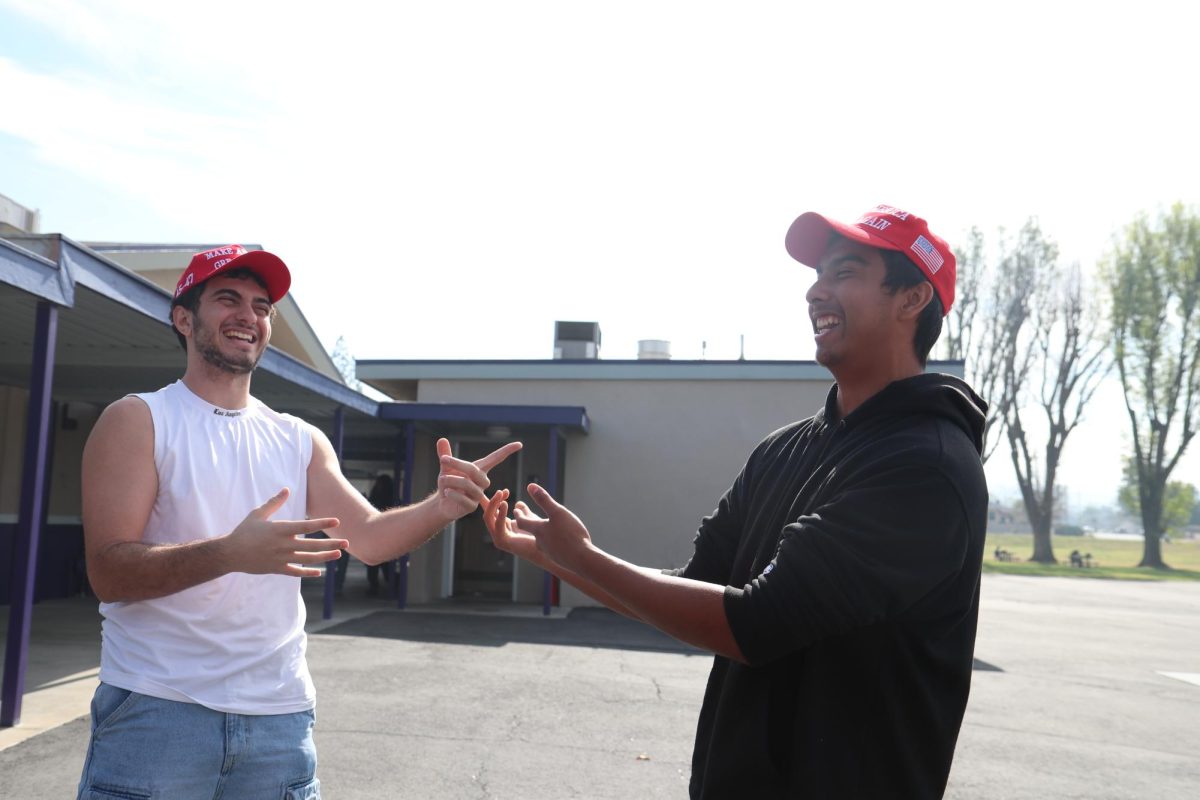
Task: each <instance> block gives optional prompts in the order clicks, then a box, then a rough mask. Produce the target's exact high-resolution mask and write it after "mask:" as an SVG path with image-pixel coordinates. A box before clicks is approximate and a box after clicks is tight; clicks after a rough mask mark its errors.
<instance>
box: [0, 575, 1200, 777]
mask: <svg viewBox="0 0 1200 800" xmlns="http://www.w3.org/2000/svg"><path fill="white" fill-rule="evenodd" d="M347 593H348V594H349V595H351V597H352V598H353V599H351V600H349V601H346V602H344V603H343V604H342V606H341V607H340V609H339V616H340V617H341V619H340V620H335V621H334V624H333V625H331V626H325V625H322V624H321V623H319V622H318V623H317V624H316V625H314V626H313V627H314V628H316V629H319V630H314V632H313V633H312V636H311V637H310V647H309V662H310V666H311V669H312V672H313V676H314V680H315V681H316V684H317V690H318V694H319V696H320V702H319V706H318V723H317V734H316V736H317V744H318V748H319V751H320V754H321V767H320V772H319V774H320V777H321V780H322V784H323V786H324V796H325V797H326V798H332V800H345V799H347V798H379V797H412V798H430V799H431V800H438V799H439V798H478V797H489V798H529V799H533V800H536V799H538V798H563V797H581V798H628V797H639V798H643V797H645V798H656V797H664V798H666V797H685V796H686V786H687V775H688V761H689V758H690V753H691V740H692V734H693V730H694V726H695V719H696V712H697V709H698V707H699V703H700V698H701V696H702V693H703V689H704V682H705V679H706V677H707V673H708V667H709V663H710V659H709V658H708V657H707V656H704V655H701V654H698V653H696V652H695V651H693V650H690V649H689V648H685V647H682V646H680V645H678V644H676V643H674V642H673V641H671V640H669V639H667V638H666V637H662V636H660V635H658V634H657V633H655V632H653V631H651V630H649V629H646V628H644V627H643V626H639V625H636V624H634V623H630V622H628V621H626V620H623V619H621V618H619V617H616V616H615V615H611V614H608V613H607V612H602V611H598V610H587V609H584V610H580V611H578V612H576V613H575V614H572V615H571V616H570V617H564V616H562V615H559V616H557V617H555V618H552V619H541V618H540V614H539V613H538V612H539V611H540V610H539V609H517V610H516V613H515V615H512V610H511V609H506V608H503V607H496V606H472V607H469V608H466V609H463V608H453V607H450V608H447V607H435V608H431V609H423V610H422V609H411V610H409V611H403V612H402V611H395V610H392V609H391V608H390V607H389V606H388V605H387V604H384V603H377V602H374V601H366V600H363V599H358V594H359V589H357V588H354V587H353V586H351V587H348V588H347ZM305 595H306V598H308V599H309V600H310V614H312V613H315V614H317V615H319V601H320V596H319V591H314V590H311V589H306V591H305ZM310 595H311V596H310ZM314 604H316V605H317V607H316V608H312V607H311V606H312V605H314ZM60 605H61V607H59V605H56V604H50V603H45V604H41V605H39V606H38V613H37V615H35V620H34V625H35V633H36V634H37V643H36V646H35V649H34V655H35V658H36V661H35V662H34V663H31V668H30V676H31V678H30V688H36V691H35V692H34V694H31V695H28V696H27V698H26V706H25V708H26V720H28V719H29V715H30V712H31V711H32V709H33V708H34V706H35V705H36V703H31V698H33V697H35V696H37V695H39V694H43V693H45V694H44V698H45V699H46V700H47V703H46V705H47V707H51V706H53V707H54V711H55V713H56V714H57V718H60V719H70V720H73V721H69V722H66V723H65V724H60V725H58V726H56V727H49V728H48V729H46V730H44V732H40V733H38V735H36V736H33V737H32V738H29V739H27V740H25V741H22V742H19V743H17V744H12V745H10V746H8V747H7V748H6V749H4V750H2V751H0V776H3V778H2V779H0V780H2V781H3V785H0V796H4V797H21V798H31V799H36V798H62V797H71V796H73V792H74V786H75V782H76V781H77V780H78V775H79V770H80V767H81V765H82V761H83V755H84V750H85V748H86V743H87V722H86V719H82V718H79V717H80V716H81V715H84V714H86V712H87V700H86V696H87V695H90V689H91V687H92V686H94V681H95V678H94V677H88V676H87V675H86V673H87V670H88V669H91V670H94V668H95V656H96V643H95V641H94V637H95V635H96V634H95V611H94V607H91V604H90V603H89V604H86V605H80V604H66V603H64V604H60ZM89 608H90V611H89ZM465 612H470V613H465ZM89 614H90V615H91V616H90V622H89V621H88V619H89V617H88V615H89ZM1197 619H1200V585H1198V584H1187V583H1158V584H1135V583H1127V582H1114V581H1098V580H1081V579H1047V578H1023V577H1016V576H1006V575H988V576H986V577H985V579H984V600H983V612H982V615H981V625H980V633H979V641H978V645H977V652H976V655H977V657H978V659H979V661H980V664H979V669H977V671H976V672H975V678H974V684H973V690H972V698H971V704H970V706H969V708H968V711H967V717H966V720H965V722H964V726H963V731H962V735H961V737H960V741H959V747H958V753H957V756H956V760H955V766H954V770H953V773H952V775H951V780H950V787H949V789H948V792H947V797H950V798H954V800H967V799H968V798H971V800H975V799H976V798H982V799H983V800H993V799H994V800H1000V799H1001V798H1003V799H1004V800H1010V799H1016V798H1031V799H1032V798H1039V799H1040V798H1050V797H1053V798H1089V800H1106V799H1107V798H1113V799H1114V800H1115V799H1116V798H1143V797H1144V798H1156V799H1157V798H1162V799H1164V800H1171V799H1172V798H1179V799H1180V800H1183V798H1188V800H1191V798H1195V797H1197V796H1200V752H1198V751H1197V749H1196V746H1195V739H1194V732H1195V727H1196V720H1197V719H1200V686H1198V685H1195V684H1193V683H1191V682H1189V681H1188V680H1187V677H1188V676H1189V675H1193V674H1195V673H1200V636H1197V635H1196V620H1197ZM88 625H90V626H91V634H90V635H91V637H93V639H92V640H91V641H88V640H87V636H88V632H87V630H86V628H87V627H88ZM51 629H52V630H53V631H57V632H54V633H53V635H51V633H52V631H51ZM81 631H82V632H83V634H84V641H77V640H73V637H76V636H78V634H79V633H80V632H81ZM69 653H73V654H74V655H73V656H72V657H70V658H68V657H67V656H68V654H69ZM52 654H54V655H52ZM89 654H90V655H89ZM89 658H90V659H91V660H90V662H89V661H88V659H89ZM35 663H36V665H37V667H36V669H35V666H34V664H35ZM81 664H82V666H81ZM80 673H84V675H83V677H82V679H81V678H80V677H79V675H80ZM35 674H36V675H37V676H38V678H37V681H38V682H35V680H34V678H33V677H32V676H34V675H35ZM92 675H93V676H94V672H93V673H92ZM56 676H57V677H56ZM1197 681H1200V677H1197ZM64 687H73V688H72V689H71V692H72V694H71V695H70V696H68V695H67V694H65V693H63V692H61V691H60V692H59V694H57V695H54V697H56V698H58V699H57V700H55V701H54V702H49V698H50V696H51V695H50V693H51V692H54V691H56V690H63V689H64ZM7 733H10V732H0V736H3V735H6V734H7ZM0 746H2V744H0Z"/></svg>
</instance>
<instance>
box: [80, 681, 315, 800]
mask: <svg viewBox="0 0 1200 800" xmlns="http://www.w3.org/2000/svg"><path fill="white" fill-rule="evenodd" d="M313 720H314V715H313V712H312V711H301V712H298V713H296V714H268V715H253V714H226V713H223V712H221V711H213V710H212V709H210V708H205V707H204V706H201V705H196V704H195V703H178V702H175V701H174V700H160V699H159V698H157V697H149V696H147V695H144V694H138V693H136V692H130V691H128V690H126V689H118V688H117V687H115V686H110V685H109V684H107V683H101V684H100V686H99V687H97V689H96V694H95V696H94V697H93V698H92V738H91V741H90V742H89V744H88V753H87V759H86V760H85V761H84V763H83V776H82V777H81V778H80V781H79V800H112V798H121V800H159V798H170V800H176V799H178V800H192V798H195V799H196V800H200V798H204V800H217V799H218V798H226V800H241V798H255V800H257V798H270V800H276V798H277V799H278V800H320V797H321V782H320V781H318V780H317V778H316V770H317V750H316V746H315V745H314V744H313V738H312V729H313Z"/></svg>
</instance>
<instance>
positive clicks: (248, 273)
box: [167, 267, 275, 353]
mask: <svg viewBox="0 0 1200 800" xmlns="http://www.w3.org/2000/svg"><path fill="white" fill-rule="evenodd" d="M221 276H222V277H224V278H241V279H242V280H246V279H249V280H252V281H254V282H255V283H257V284H258V285H259V286H260V287H262V288H263V289H266V288H267V284H265V283H264V282H263V279H262V278H260V277H258V275H257V273H255V272H254V271H253V270H251V269H249V268H247V267H237V268H236V269H231V270H229V272H223V273H221ZM207 283H208V281H204V282H202V283H197V284H196V285H195V286H191V287H188V290H187V291H186V292H183V293H182V294H180V295H179V296H178V297H176V298H175V299H174V300H172V301H171V310H170V311H168V312H167V321H168V322H170V323H171V329H172V330H173V331H175V336H176V337H177V338H178V339H179V346H180V347H182V348H183V350H184V352H185V353H186V352H187V337H186V336H184V335H183V334H182V333H180V332H179V329H178V328H176V327H175V306H183V307H184V308H185V309H187V310H188V311H190V312H192V313H193V314H195V313H196V311H197V310H199V308H200V296H201V295H202V294H204V286H205V284H207ZM271 317H272V318H274V317H275V304H274V303H272V304H271Z"/></svg>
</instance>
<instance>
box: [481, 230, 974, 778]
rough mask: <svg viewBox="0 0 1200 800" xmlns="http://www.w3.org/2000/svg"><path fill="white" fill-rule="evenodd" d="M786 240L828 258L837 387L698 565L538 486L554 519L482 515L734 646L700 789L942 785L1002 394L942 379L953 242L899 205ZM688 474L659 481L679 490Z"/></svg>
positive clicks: (511, 548) (676, 632) (603, 583)
mask: <svg viewBox="0 0 1200 800" xmlns="http://www.w3.org/2000/svg"><path fill="white" fill-rule="evenodd" d="M786 245H787V250H788V252H789V253H790V254H791V255H792V256H793V257H794V258H795V259H796V260H798V261H800V262H801V263H803V264H806V265H808V266H810V267H813V268H814V269H815V270H816V282H815V283H814V284H813V285H812V287H811V288H810V289H809V290H808V292H807V296H806V299H807V301H808V321H809V324H810V325H811V326H812V331H813V340H814V342H815V343H816V359H817V361H818V362H820V363H821V364H822V365H824V366H826V367H827V368H828V369H829V370H830V371H831V372H832V373H833V376H834V378H835V380H836V384H835V385H834V386H833V387H832V388H831V390H830V392H829V396H828V398H827V399H826V401H825V404H824V407H823V408H822V409H820V410H818V411H817V413H816V414H815V415H814V416H812V417H809V418H808V419H805V420H803V421H801V422H796V423H793V424H791V425H788V426H786V427H784V428H781V429H780V430H777V431H775V432H774V433H772V434H770V435H769V436H767V438H766V439H764V440H763V441H762V443H761V444H759V445H758V447H756V448H755V449H754V451H753V452H752V453H751V454H750V458H749V460H748V461H747V462H746V465H745V467H744V468H743V469H742V471H741V473H740V474H739V475H737V476H736V477H735V478H734V480H733V485H732V486H731V487H730V489H729V490H728V491H727V492H726V493H725V495H724V496H723V497H722V498H721V499H720V501H719V502H718V503H717V507H716V509H715V510H714V511H713V512H712V515H711V516H709V517H706V518H705V519H704V520H703V521H702V522H701V523H700V529H699V532H698V533H697V535H696V538H695V542H694V546H695V550H694V552H693V554H692V557H691V560H690V561H689V562H688V564H687V566H685V567H683V568H682V569H679V570H673V571H670V572H668V573H663V572H659V571H657V570H652V569H646V568H644V567H639V566H635V565H633V564H630V563H628V562H625V561H622V560H621V559H619V558H616V557H614V556H612V555H609V554H608V553H606V552H604V551H603V550H601V549H600V548H599V547H597V546H596V544H595V543H594V542H593V541H592V540H591V537H590V535H589V533H588V531H587V529H586V528H585V527H584V525H583V523H582V522H581V521H580V520H579V519H578V518H577V517H576V516H575V515H574V514H573V513H571V511H570V510H569V509H567V508H566V507H564V506H562V505H559V503H558V502H556V501H555V500H554V499H553V498H552V497H551V496H550V495H549V494H548V493H547V492H546V490H545V489H543V488H542V487H540V486H538V485H536V484H530V485H529V487H528V490H529V493H530V495H531V497H532V499H533V500H534V502H536V503H537V504H538V505H539V506H541V508H542V509H543V510H544V511H545V512H546V514H547V516H548V518H547V519H542V518H540V517H537V516H535V515H534V514H532V513H531V511H530V510H529V508H528V507H526V506H525V504H524V503H517V504H516V506H515V509H514V510H515V520H510V519H507V518H506V515H507V512H508V502H507V498H508V496H509V491H508V490H500V491H497V492H496V494H495V495H493V497H492V499H491V500H490V502H489V504H488V506H487V508H486V510H485V512H484V518H485V522H486V523H487V525H488V528H489V530H490V531H491V532H492V535H493V537H494V539H495V542H496V544H497V546H498V547H500V548H501V549H503V550H507V551H508V552H511V553H514V554H516V555H519V556H521V557H523V558H525V559H528V560H529V561H531V562H533V563H534V564H536V565H538V566H540V567H543V568H544V569H548V570H550V571H551V572H553V573H555V574H557V575H558V576H559V577H561V578H562V579H563V580H565V581H567V582H568V583H570V584H572V585H574V586H576V587H578V588H579V589H581V590H582V591H584V592H586V593H588V594H589V595H591V596H592V597H594V598H596V599H597V600H599V601H600V602H602V603H604V604H606V605H607V606H608V607H609V608H612V609H614V610H616V611H619V612H621V613H623V614H627V615H629V616H631V617H634V618H636V619H640V620H643V621H645V622H647V623H649V624H651V625H654V626H656V627H657V628H659V629H661V630H662V631H664V632H666V633H668V634H670V635H672V636H674V637H676V638H678V639H680V640H682V641H684V642H688V643H690V644H692V645H695V646H697V647H701V648H704V649H706V650H710V651H712V652H714V653H715V654H716V658H715V660H714V663H713V668H712V672H711V674H710V676H709V680H708V688H707V690H706V691H705V696H704V705H703V707H702V709H701V711H700V720H699V723H698V725H697V732H696V744H695V749H694V751H693V755H692V773H691V784H690V793H691V796H692V797H693V798H714V799H715V798H722V799H724V798H742V797H753V798H796V797H812V798H855V799H856V800H862V799H863V798H908V799H910V800H911V799H912V798H932V797H940V796H941V795H942V793H943V792H944V790H945V786H946V779H947V776H948V775H949V773H950V764H951V760H952V758H953V755H954V746H955V742H956V740H957V737H958V731H959V726H960V725H961V723H962V718H963V712H964V709H965V708H966V704H967V695H968V692H969V689H970V685H971V667H972V660H973V654H974V645H975V629H976V622H977V618H978V612H979V578H980V567H981V562H982V560H983V546H984V533H985V528H986V526H987V503H988V493H987V486H986V484H985V481H984V473H983V465H982V462H981V459H980V451H981V447H982V436H983V426H984V415H985V413H986V410H987V406H986V404H985V403H984V402H983V401H982V400H981V399H980V398H979V397H978V396H976V394H975V393H974V392H973V391H972V390H971V388H970V387H969V386H967V384H966V383H964V382H963V381H961V380H959V379H958V378H954V377H951V376H948V375H938V374H927V373H926V372H925V363H926V359H927V357H928V354H929V351H930V348H931V347H932V346H933V343H934V342H935V341H936V340H937V338H938V335H939V334H940V332H941V327H942V318H943V316H944V314H945V313H946V312H947V311H948V310H949V309H950V306H951V304H952V303H953V301H954V282H955V261H954V253H953V251H952V250H951V249H950V247H949V246H948V245H947V244H946V243H945V242H944V241H943V240H942V239H940V238H938V237H937V236H935V235H934V234H933V233H931V232H930V230H929V227H928V226H927V225H926V223H925V221H924V220H922V219H921V218H919V217H917V216H915V215H913V214H910V213H908V212H905V211H902V210H900V209H897V208H893V207H891V206H878V207H876V208H874V209H872V210H870V211H868V212H867V213H866V214H865V215H863V216H862V217H861V218H860V219H859V220H858V221H857V222H855V223H853V224H844V223H841V222H835V221H833V220H830V219H827V218H825V217H822V216H820V215H818V214H814V213H808V214H804V215H802V216H800V217H799V218H798V219H797V220H796V221H795V222H794V223H793V224H792V226H791V229H790V230H789V231H788V234H787V239H786ZM737 280H738V279H737V278H736V277H735V276H730V277H729V281H730V282H736V281H737ZM761 290H762V291H771V292H779V291H786V288H784V287H761ZM672 478H673V476H671V475H664V476H661V483H659V484H656V485H655V486H653V487H647V491H652V492H654V493H655V496H656V497H657V498H658V499H659V500H662V501H669V496H670V484H671V480H672Z"/></svg>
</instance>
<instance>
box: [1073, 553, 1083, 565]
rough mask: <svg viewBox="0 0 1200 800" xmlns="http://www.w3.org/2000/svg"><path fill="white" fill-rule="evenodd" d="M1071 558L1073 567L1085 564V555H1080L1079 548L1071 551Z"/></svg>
mask: <svg viewBox="0 0 1200 800" xmlns="http://www.w3.org/2000/svg"><path fill="white" fill-rule="evenodd" d="M1070 559H1071V566H1072V567H1082V566H1083V556H1082V555H1080V553H1079V551H1078V550H1072V551H1071V555H1070Z"/></svg>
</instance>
